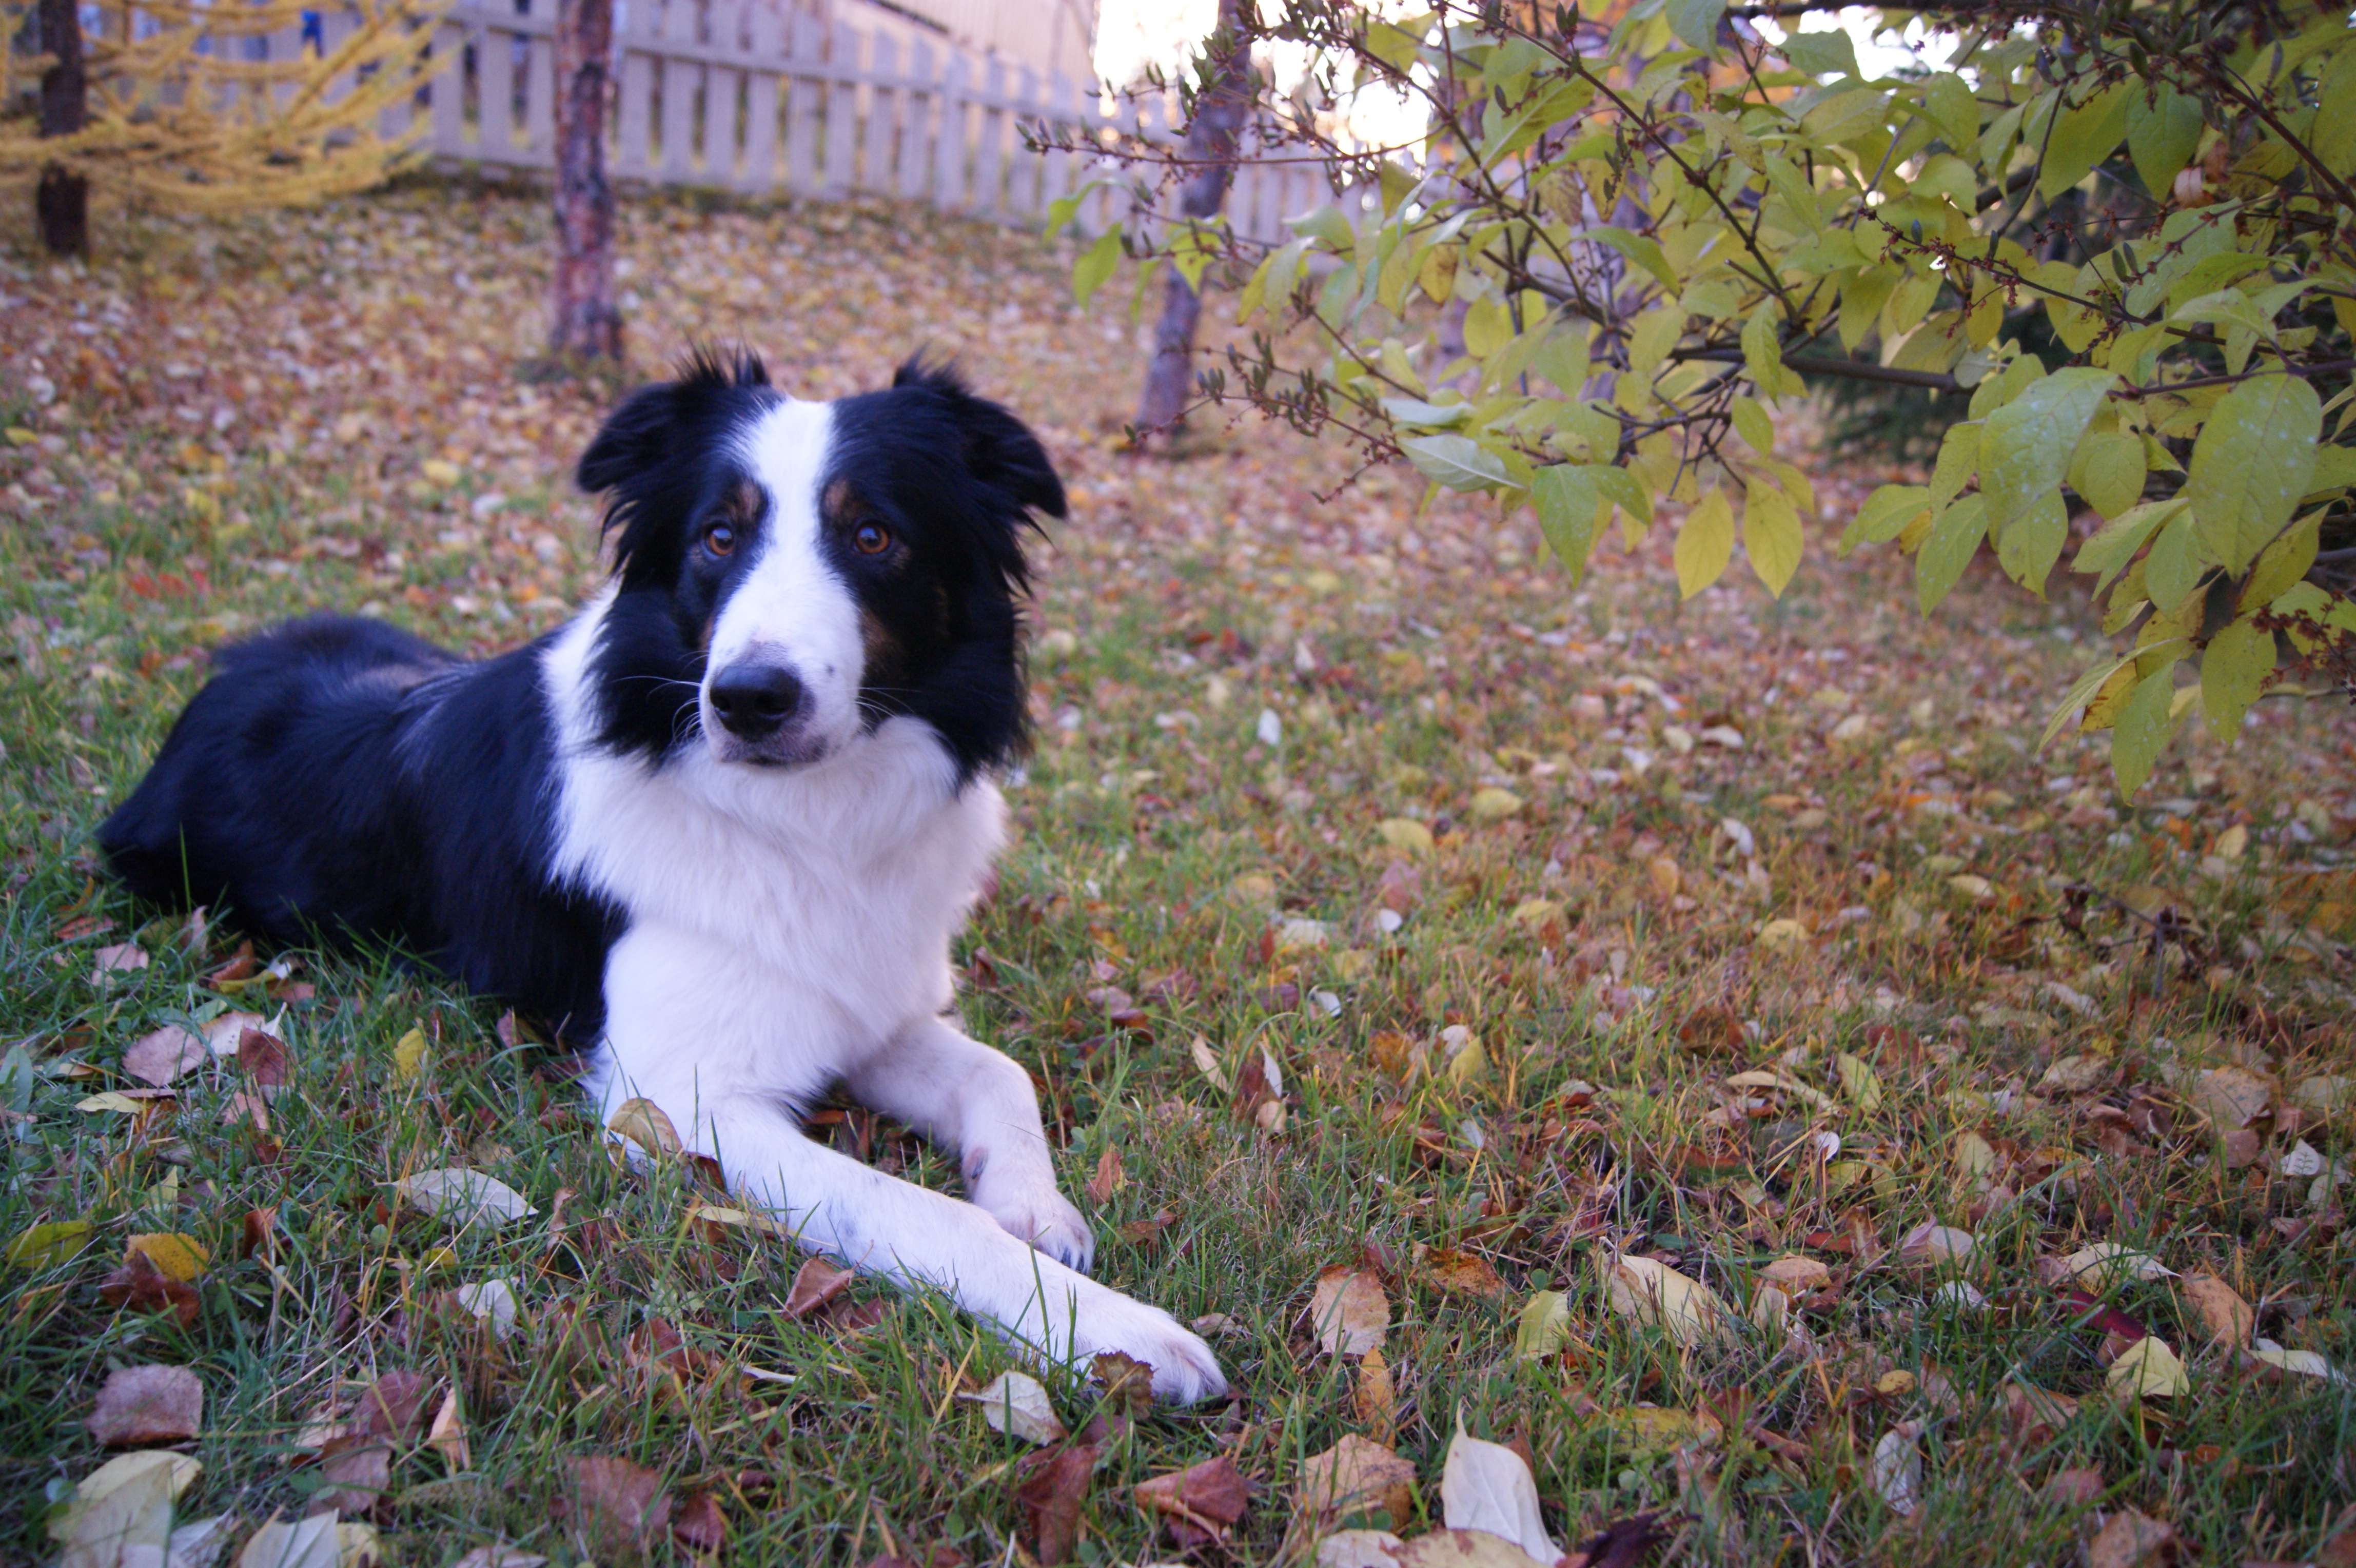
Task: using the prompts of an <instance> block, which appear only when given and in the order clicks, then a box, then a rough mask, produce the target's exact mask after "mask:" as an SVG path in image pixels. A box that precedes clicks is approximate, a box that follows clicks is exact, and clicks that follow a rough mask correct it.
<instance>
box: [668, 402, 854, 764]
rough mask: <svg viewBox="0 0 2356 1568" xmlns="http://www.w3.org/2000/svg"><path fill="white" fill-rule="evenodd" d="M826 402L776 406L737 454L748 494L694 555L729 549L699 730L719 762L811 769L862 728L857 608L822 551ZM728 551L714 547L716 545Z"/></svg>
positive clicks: (829, 417) (828, 441) (828, 440)
mask: <svg viewBox="0 0 2356 1568" xmlns="http://www.w3.org/2000/svg"><path fill="white" fill-rule="evenodd" d="M833 435H834V409H833V405H831V404H830V403H802V402H798V401H780V402H778V403H776V405H775V406H773V407H771V408H770V409H768V410H767V411H766V412H765V413H763V414H761V415H760V416H759V418H758V419H757V420H756V421H755V423H754V424H752V425H751V427H750V428H749V429H747V430H745V431H744V435H743V437H742V445H741V447H740V450H739V454H738V456H739V460H740V461H741V462H742V464H743V467H744V472H745V475H746V477H747V486H748V488H749V489H750V490H751V491H753V492H756V494H754V495H747V496H746V497H745V500H746V501H748V502H750V503H751V504H750V505H746V506H744V507H742V508H741V509H740V510H742V511H744V512H751V513H755V514H756V515H754V516H751V517H749V518H747V519H746V520H745V521H746V522H749V523H750V526H749V527H748V526H745V525H744V522H737V521H733V520H732V521H723V522H722V523H720V524H719V525H718V526H719V528H720V529H721V530H722V531H723V533H722V534H721V536H720V537H719V538H717V539H715V538H714V536H713V533H712V531H710V530H707V532H706V533H705V536H704V539H703V541H702V542H701V548H703V549H704V550H705V551H706V552H708V553H723V554H736V555H738V556H739V557H740V558H739V559H737V560H735V561H734V562H732V563H731V566H732V570H731V571H730V573H729V575H728V577H727V580H726V583H727V585H726V588H725V591H724V596H723V597H722V598H721V600H720V604H719V608H718V613H717V614H716V615H714V616H713V618H712V632H711V641H710V643H709V645H708V647H707V649H706V652H705V663H704V674H703V682H702V688H701V694H700V695H701V706H702V720H703V733H704V735H705V736H706V737H707V738H708V740H709V743H710V745H711V746H712V751H713V753H714V755H716V756H717V757H720V758H721V759H722V760H723V761H727V762H751V763H786V764H790V763H801V762H815V761H817V760H819V758H821V757H825V756H826V755H827V754H828V753H830V752H831V751H833V750H835V749H836V748H838V747H840V746H842V745H844V744H845V743H847V742H848V741H850V740H851V738H852V737H853V736H856V735H857V734H858V733H859V728H860V714H859V693H860V687H861V684H862V682H863V680H864V679H865V676H866V663H867V660H866V650H865V647H864V640H863V639H862V635H861V615H860V606H859V601H858V598H857V596H856V595H855V594H854V592H853V591H852V588H851V585H850V584H849V583H848V582H846V581H844V580H843V577H842V575H841V573H840V572H839V571H838V570H837V569H836V567H835V565H834V563H833V562H832V561H831V560H830V559H829V551H828V549H827V547H826V540H825V537H824V532H823V531H824V530H825V528H826V527H827V519H826V516H825V507H824V502H823V494H822V492H823V490H824V488H825V482H826V478H827V472H828V461H829V456H830V450H831V448H832V446H833ZM723 542H724V543H725V544H726V549H725V550H722V551H715V546H716V545H718V544H721V543H723Z"/></svg>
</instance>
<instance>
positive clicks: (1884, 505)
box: [1833, 485, 1931, 555]
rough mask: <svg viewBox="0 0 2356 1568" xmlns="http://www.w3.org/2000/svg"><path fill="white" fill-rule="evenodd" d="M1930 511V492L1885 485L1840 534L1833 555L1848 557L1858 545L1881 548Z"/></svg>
mask: <svg viewBox="0 0 2356 1568" xmlns="http://www.w3.org/2000/svg"><path fill="white" fill-rule="evenodd" d="M1929 510H1931V492H1930V490H1929V489H1926V488H1925V487H1923V486H1922V485H1884V486H1882V487H1881V488H1880V489H1878V490H1876V491H1874V492H1873V493H1872V494H1871V495H1869V496H1868V497H1866V498H1865V504H1864V505H1863V506H1861V507H1859V508H1858V511H1857V516H1856V517H1855V518H1854V519H1852V520H1851V521H1850V522H1849V525H1848V526H1847V528H1845V529H1843V530H1842V531H1841V536H1840V542H1839V543H1838V544H1837V545H1835V546H1834V547H1833V549H1834V553H1836V554H1839V555H1847V553H1849V552H1850V551H1852V550H1854V549H1856V548H1857V547H1858V545H1860V544H1882V543H1886V542H1889V541H1890V540H1892V539H1895V538H1897V537H1898V536H1899V535H1900V534H1901V533H1903V532H1906V525H1907V524H1908V523H1910V522H1912V521H1914V520H1915V519H1916V518H1918V517H1921V516H1922V515H1923V514H1924V513H1925V512H1927V511H1929Z"/></svg>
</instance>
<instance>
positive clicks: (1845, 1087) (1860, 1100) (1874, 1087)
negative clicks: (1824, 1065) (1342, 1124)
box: [1833, 1051, 1881, 1116]
mask: <svg viewBox="0 0 2356 1568" xmlns="http://www.w3.org/2000/svg"><path fill="white" fill-rule="evenodd" d="M1833 1067H1834V1069H1835V1070H1837V1072H1838V1073H1839V1074H1840V1080H1841V1092H1842V1093H1844V1094H1846V1095H1847V1096H1848V1097H1849V1101H1850V1102H1851V1103H1852V1104H1854V1105H1855V1106H1856V1107H1857V1108H1858V1110H1859V1111H1862V1112H1865V1113H1866V1114H1867V1115H1869V1116H1870V1115H1872V1114H1873V1113H1874V1112H1877V1111H1879V1110H1880V1109H1881V1079H1880V1078H1879V1076H1878V1075H1877V1074H1876V1073H1875V1072H1874V1070H1873V1064H1872V1063H1870V1062H1869V1061H1867V1060H1866V1059H1865V1058H1863V1057H1860V1056H1854V1055H1852V1054H1850V1053H1849V1052H1847V1051H1840V1052H1837V1053H1836V1054H1835V1055H1834V1057H1833Z"/></svg>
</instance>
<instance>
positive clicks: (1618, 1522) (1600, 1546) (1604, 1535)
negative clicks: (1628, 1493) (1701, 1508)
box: [1559, 1511, 1676, 1568]
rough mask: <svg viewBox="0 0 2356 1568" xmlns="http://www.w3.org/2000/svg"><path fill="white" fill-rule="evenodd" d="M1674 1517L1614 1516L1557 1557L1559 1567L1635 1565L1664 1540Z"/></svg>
mask: <svg viewBox="0 0 2356 1568" xmlns="http://www.w3.org/2000/svg"><path fill="white" fill-rule="evenodd" d="M1675 1523H1676V1520H1675V1519H1674V1518H1672V1517H1671V1516H1669V1515H1666V1514H1663V1513H1660V1512H1658V1511H1655V1512H1651V1513H1638V1514H1630V1515H1628V1516H1627V1517H1626V1518H1624V1519H1615V1520H1612V1521H1611V1522H1610V1523H1609V1524H1606V1525H1605V1526H1604V1527H1603V1528H1602V1529H1601V1530H1597V1531H1596V1532H1595V1533H1594V1534H1593V1535H1590V1536H1589V1537H1588V1538H1587V1539H1586V1540H1585V1541H1580V1543H1579V1545H1578V1546H1577V1547H1576V1548H1574V1549H1573V1550H1571V1551H1569V1552H1565V1553H1564V1554H1563V1555H1562V1557H1561V1559H1560V1560H1559V1568H1636V1564H1638V1563H1642V1562H1644V1559H1645V1558H1647V1557H1649V1556H1651V1555H1652V1553H1653V1549H1654V1548H1655V1547H1656V1546H1660V1545H1663V1544H1664V1543H1665V1542H1666V1541H1668V1539H1669V1537H1670V1535H1671V1533H1672V1531H1671V1530H1670V1529H1669V1526H1671V1525H1672V1524H1675Z"/></svg>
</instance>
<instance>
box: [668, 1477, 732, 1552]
mask: <svg viewBox="0 0 2356 1568" xmlns="http://www.w3.org/2000/svg"><path fill="white" fill-rule="evenodd" d="M670 1535H671V1539H672V1540H673V1541H678V1542H679V1543H680V1545H682V1546H684V1547H686V1548H687V1549H688V1550H689V1551H691V1552H717V1551H719V1550H720V1549H721V1548H722V1547H723V1546H725V1545H726V1544H728V1516H727V1515H726V1514H724V1513H723V1512H721V1511H720V1499H719V1498H716V1497H714V1496H712V1493H711V1492H709V1491H701V1492H696V1493H694V1494H692V1495H691V1496H690V1497H689V1498H688V1499H687V1501H685V1502H683V1503H681V1504H680V1507H679V1512H678V1513H677V1514H676V1515H674V1516H673V1517H672V1519H671V1521H670Z"/></svg>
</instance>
